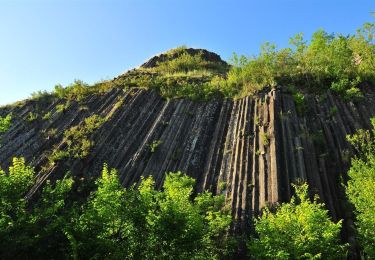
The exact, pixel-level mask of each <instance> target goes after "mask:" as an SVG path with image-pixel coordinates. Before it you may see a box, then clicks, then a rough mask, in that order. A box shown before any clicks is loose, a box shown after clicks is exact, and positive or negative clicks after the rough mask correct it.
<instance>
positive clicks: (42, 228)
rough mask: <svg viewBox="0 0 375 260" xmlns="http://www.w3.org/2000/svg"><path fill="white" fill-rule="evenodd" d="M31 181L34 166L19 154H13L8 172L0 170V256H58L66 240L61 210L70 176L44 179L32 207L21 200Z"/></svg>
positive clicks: (65, 221)
mask: <svg viewBox="0 0 375 260" xmlns="http://www.w3.org/2000/svg"><path fill="white" fill-rule="evenodd" d="M34 182H35V173H34V169H33V168H31V167H30V166H27V165H26V164H25V160H24V159H23V158H14V159H13V165H12V166H10V167H9V171H8V173H5V172H4V171H2V170H0V198H1V200H0V237H1V240H0V258H1V259H14V258H16V259H30V258H31V259H44V258H46V257H50V258H61V253H62V252H63V251H64V250H65V248H64V247H61V244H62V243H63V242H64V241H66V239H65V235H64V230H63V228H64V226H65V225H66V223H67V220H68V219H69V218H68V217H67V215H66V214H65V213H64V208H65V199H66V194H67V193H68V192H69V191H70V189H71V186H72V180H71V179H70V178H65V179H63V180H61V181H57V182H56V183H55V184H54V185H52V184H51V183H49V182H48V183H47V184H46V185H45V187H44V188H43V191H42V192H41V194H40V198H39V200H38V201H36V202H35V203H34V205H33V207H30V205H28V204H27V201H26V200H25V195H26V193H27V192H28V191H29V190H30V188H31V187H32V185H34Z"/></svg>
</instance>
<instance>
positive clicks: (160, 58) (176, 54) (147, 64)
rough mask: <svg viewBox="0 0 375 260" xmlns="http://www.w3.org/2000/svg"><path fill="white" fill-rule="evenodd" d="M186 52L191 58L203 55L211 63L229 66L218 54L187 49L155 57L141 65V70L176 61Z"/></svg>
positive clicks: (203, 50)
mask: <svg viewBox="0 0 375 260" xmlns="http://www.w3.org/2000/svg"><path fill="white" fill-rule="evenodd" d="M184 52H185V53H187V54H189V55H191V56H194V55H197V54H201V56H202V58H203V59H204V60H206V61H211V62H214V63H216V64H219V65H223V66H228V64H227V63H226V62H225V61H223V60H222V59H221V58H220V56H219V55H218V54H216V53H214V52H210V51H207V50H205V49H195V48H186V49H182V51H176V52H174V53H171V54H168V53H162V54H160V55H157V56H154V57H152V58H151V59H149V60H148V61H146V62H145V63H143V64H142V65H141V68H154V67H156V66H157V65H158V63H161V62H165V61H169V60H173V59H176V58H177V57H179V56H180V55H181V54H182V53H184Z"/></svg>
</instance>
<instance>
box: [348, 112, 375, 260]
mask: <svg viewBox="0 0 375 260" xmlns="http://www.w3.org/2000/svg"><path fill="white" fill-rule="evenodd" d="M372 125H373V129H372V131H369V130H367V131H366V130H359V131H357V133H356V134H354V135H353V136H348V140H349V141H350V142H351V143H352V144H353V145H354V147H355V148H356V149H357V151H358V155H357V157H355V158H353V159H352V165H351V168H350V170H349V172H348V175H349V177H350V180H349V181H348V184H347V188H346V194H347V196H348V198H349V201H350V202H351V203H352V204H353V205H354V207H355V213H356V222H355V224H356V226H357V230H358V234H359V239H360V242H361V245H362V247H363V251H364V253H365V255H366V256H367V257H368V259H372V258H374V257H375V197H374V190H375V138H374V136H375V135H374V134H375V118H373V119H372Z"/></svg>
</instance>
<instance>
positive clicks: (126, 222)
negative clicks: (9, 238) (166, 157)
mask: <svg viewBox="0 0 375 260" xmlns="http://www.w3.org/2000/svg"><path fill="white" fill-rule="evenodd" d="M96 183H97V185H98V189H97V191H96V192H93V193H92V194H91V196H90V200H89V202H88V204H87V205H86V206H85V207H84V209H83V213H82V214H81V215H80V216H79V218H78V220H77V221H76V222H75V225H74V229H73V230H72V232H71V233H70V236H69V237H70V240H71V241H72V243H71V244H72V245H73V246H72V255H75V256H76V257H77V258H82V259H91V258H93V257H94V258H100V259H104V258H113V259H127V258H131V259H222V258H223V257H224V256H225V255H228V254H229V253H230V252H231V251H230V249H231V247H230V245H231V243H230V239H229V238H228V236H227V231H228V228H229V225H230V223H231V216H230V214H229V212H228V211H226V210H225V209H224V208H223V206H224V201H225V199H224V196H213V195H212V194H211V193H208V192H205V193H201V194H198V195H197V196H196V198H195V199H192V195H193V185H194V183H195V181H194V180H193V179H191V178H189V177H187V176H186V175H183V174H181V173H169V174H167V175H166V179H165V182H164V185H163V190H162V191H157V190H155V188H154V186H155V183H154V180H153V179H152V178H151V177H149V178H146V179H142V181H141V183H140V185H139V187H138V188H135V187H132V188H129V189H124V188H123V187H122V185H121V183H120V181H119V178H118V175H117V171H115V170H109V169H108V168H107V166H106V165H105V166H104V169H103V173H102V177H101V178H99V179H98V180H97V182H96Z"/></svg>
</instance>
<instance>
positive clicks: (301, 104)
mask: <svg viewBox="0 0 375 260" xmlns="http://www.w3.org/2000/svg"><path fill="white" fill-rule="evenodd" d="M293 99H294V103H295V106H296V110H297V114H298V115H303V114H304V112H305V110H306V103H305V96H304V95H303V94H302V93H300V92H296V93H294V94H293Z"/></svg>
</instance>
